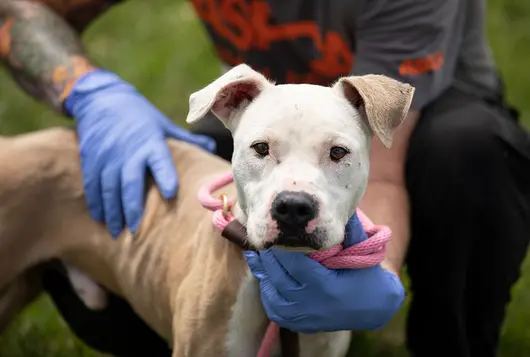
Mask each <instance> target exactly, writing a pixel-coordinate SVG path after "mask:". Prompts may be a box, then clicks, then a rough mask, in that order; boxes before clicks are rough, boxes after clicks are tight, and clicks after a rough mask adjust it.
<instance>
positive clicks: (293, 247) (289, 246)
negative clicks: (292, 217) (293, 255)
mask: <svg viewBox="0 0 530 357" xmlns="http://www.w3.org/2000/svg"><path fill="white" fill-rule="evenodd" d="M272 247H275V248H281V249H285V250H290V251H301V252H311V251H317V250H321V249H322V244H321V240H320V239H319V238H318V236H317V234H316V233H306V232H305V231H303V230H302V231H294V230H293V231H287V232H284V231H282V232H280V234H279V235H278V237H277V238H276V239H275V240H273V241H271V242H268V243H267V244H266V246H265V248H266V249H267V248H272Z"/></svg>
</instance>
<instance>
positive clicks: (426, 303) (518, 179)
mask: <svg viewBox="0 0 530 357" xmlns="http://www.w3.org/2000/svg"><path fill="white" fill-rule="evenodd" d="M193 130H194V131H195V132H197V133H202V134H207V135H210V136H212V137H213V138H215V140H216V141H217V144H218V155H219V156H222V157H224V158H226V159H227V160H229V159H230V158H231V154H232V150H233V149H232V139H231V137H230V133H229V132H228V131H227V130H226V129H225V128H224V127H223V126H222V125H221V124H220V122H218V121H217V120H216V119H215V118H213V117H210V118H205V119H204V120H203V121H202V122H200V123H199V124H198V125H197V126H196V127H195V128H194V129H193ZM407 186H408V191H409V193H410V199H411V211H412V217H411V218H412V219H411V228H412V237H411V244H410V248H409V252H408V257H407V271H408V274H409V276H410V278H411V280H412V290H413V294H412V297H413V300H412V305H411V310H410V313H409V317H408V321H407V344H408V347H409V350H410V351H411V354H412V356H414V357H437V356H443V357H448V356H451V357H493V356H496V349H497V346H498V340H499V332H500V329H501V325H502V322H503V318H504V313H505V307H506V304H507V303H508V302H509V299H510V295H509V293H510V287H511V286H512V285H513V284H514V282H515V281H516V280H517V278H518V277H519V268H520V265H521V262H522V260H523V258H524V256H525V253H526V249H527V243H528V239H529V238H530V206H529V205H530V136H529V135H528V134H527V133H526V132H525V131H524V130H523V129H522V128H521V127H520V126H519V125H518V123H517V121H516V119H515V117H514V115H513V113H512V112H511V111H510V110H508V109H506V108H504V107H503V106H502V105H501V104H499V103H495V102H487V101H485V100H482V99H480V98H478V97H474V96H472V95H468V94H464V93H462V92H459V91H458V90H456V89H450V90H448V91H447V92H446V93H444V94H443V95H442V96H441V97H440V98H439V99H438V100H437V101H436V102H435V103H433V104H432V105H430V106H429V107H428V108H426V109H425V111H424V112H423V113H422V118H421V120H420V121H419V123H418V125H417V127H416V129H415V132H414V134H413V136H412V139H411V143H410V150H409V153H408V161H407ZM50 274H55V273H50ZM61 279H62V280H61ZM46 286H47V290H48V292H49V293H50V294H51V295H52V297H53V299H54V301H55V303H56V305H57V306H58V308H59V309H60V311H61V312H62V314H63V316H65V318H66V320H67V321H68V322H69V324H70V325H71V326H72V327H73V328H74V331H76V333H77V334H78V335H79V336H80V337H81V338H82V339H84V340H85V341H87V342H88V343H90V344H91V345H92V346H95V347H97V348H98V349H100V350H103V351H109V352H112V353H114V354H116V355H118V356H120V357H134V356H146V355H149V356H154V357H163V356H170V352H169V351H167V348H166V349H164V347H165V343H163V342H162V341H161V339H157V337H156V335H155V334H154V333H153V332H152V331H151V330H150V329H149V328H148V327H147V326H146V325H145V324H143V323H142V322H141V321H140V320H139V319H138V318H137V317H135V315H133V313H132V311H131V310H130V308H129V307H128V305H127V304H126V303H125V302H124V301H123V300H121V299H118V298H117V297H114V298H113V300H111V305H110V306H109V308H107V309H106V310H105V311H103V312H90V311H88V310H87V309H85V308H84V307H83V305H82V304H81V303H80V301H79V299H78V298H77V297H76V296H75V295H74V294H73V293H72V292H71V289H70V288H69V287H68V282H67V281H65V280H64V278H63V277H62V276H61V275H58V274H55V275H48V277H47V284H46ZM124 331H127V332H126V333H123V332H124ZM149 341H150V342H149ZM146 351H149V353H147V352H146Z"/></svg>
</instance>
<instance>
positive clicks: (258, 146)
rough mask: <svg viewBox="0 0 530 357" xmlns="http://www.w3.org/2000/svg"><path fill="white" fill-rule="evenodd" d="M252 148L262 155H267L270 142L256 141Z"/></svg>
mask: <svg viewBox="0 0 530 357" xmlns="http://www.w3.org/2000/svg"><path fill="white" fill-rule="evenodd" d="M252 148H253V149H254V151H256V152H257V153H258V155H260V156H263V157H265V156H267V155H269V144H267V143H255V144H254V145H252Z"/></svg>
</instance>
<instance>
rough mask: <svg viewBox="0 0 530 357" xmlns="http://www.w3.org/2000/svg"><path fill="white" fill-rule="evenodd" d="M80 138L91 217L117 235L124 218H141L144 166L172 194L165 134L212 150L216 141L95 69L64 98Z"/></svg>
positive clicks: (132, 222) (173, 175) (174, 184)
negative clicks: (177, 121)
mask: <svg viewBox="0 0 530 357" xmlns="http://www.w3.org/2000/svg"><path fill="white" fill-rule="evenodd" d="M64 107H65V110H66V111H67V113H68V114H70V115H71V116H73V117H74V119H75V122H76V125H77V134H78V137H79V145H80V154H81V166H82V174H83V184H84V189H85V196H86V202H87V204H88V209H89V211H90V215H91V216H92V218H93V219H95V220H97V221H100V222H105V223H106V224H107V228H108V230H109V232H110V233H111V235H112V236H113V237H114V238H115V237H117V236H118V235H119V234H120V232H121V231H122V229H123V227H124V223H126V224H127V226H128V227H129V228H130V230H131V231H132V232H135V231H136V229H137V228H138V225H139V223H140V220H141V217H142V213H143V205H144V195H145V178H146V174H147V170H148V169H149V170H150V171H151V173H152V175H153V177H154V180H155V182H156V184H157V186H158V188H159V190H160V192H161V194H162V196H163V197H164V198H165V199H170V198H173V197H174V196H175V194H176V192H177V188H178V176H177V172H176V169H175V166H174V163H173V159H172V156H171V154H170V150H169V147H168V145H167V143H166V141H165V138H168V137H170V138H175V139H179V140H183V141H187V142H189V143H192V144H195V145H198V146H200V147H202V148H204V149H206V150H209V151H213V150H215V142H214V141H213V140H212V139H210V138H209V137H206V136H201V135H193V134H191V133H190V132H188V131H186V130H184V129H182V128H179V127H178V126H176V125H175V124H173V123H172V122H171V121H170V120H169V119H167V118H166V117H165V116H164V115H163V114H162V113H161V112H160V111H158V110H157V109H156V108H155V107H154V106H153V105H152V104H151V103H149V101H148V100H147V99H146V98H145V97H143V96H142V95H141V94H140V93H139V92H138V91H137V90H136V89H135V88H134V87H133V86H132V85H130V84H128V83H127V82H125V81H123V80H122V79H120V78H119V77H118V76H117V75H116V74H113V73H111V72H108V71H105V70H95V71H92V72H89V73H87V74H85V75H84V76H82V77H81V78H79V79H78V80H77V82H76V83H75V85H74V87H73V88H72V90H71V92H70V94H69V96H68V97H67V98H66V100H65V102H64Z"/></svg>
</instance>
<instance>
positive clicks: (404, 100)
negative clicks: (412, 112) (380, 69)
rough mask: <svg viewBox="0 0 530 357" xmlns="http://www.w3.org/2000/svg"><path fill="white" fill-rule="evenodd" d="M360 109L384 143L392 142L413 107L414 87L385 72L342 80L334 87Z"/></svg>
mask: <svg viewBox="0 0 530 357" xmlns="http://www.w3.org/2000/svg"><path fill="white" fill-rule="evenodd" d="M333 88H335V89H337V90H339V91H340V92H341V94H342V95H344V96H345V97H346V98H347V99H348V100H349V101H350V103H351V104H352V105H353V106H354V107H355V108H356V109H358V110H361V109H364V114H365V120H366V121H367V124H368V126H369V127H370V129H371V130H372V132H373V134H374V135H376V136H377V137H378V138H379V140H381V142H382V143H383V145H384V146H385V147H387V148H389V147H390V146H391V145H392V139H393V136H394V132H395V131H396V129H397V127H398V126H399V124H401V122H403V120H404V119H405V117H406V116H407V113H408V111H409V108H410V104H411V102H412V98H413V96H414V87H412V86H411V85H409V84H406V83H402V82H399V81H397V80H395V79H392V78H389V77H387V76H383V75H376V74H369V75H365V76H351V77H344V78H341V79H339V81H338V82H337V83H336V84H335V85H334V86H333Z"/></svg>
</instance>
